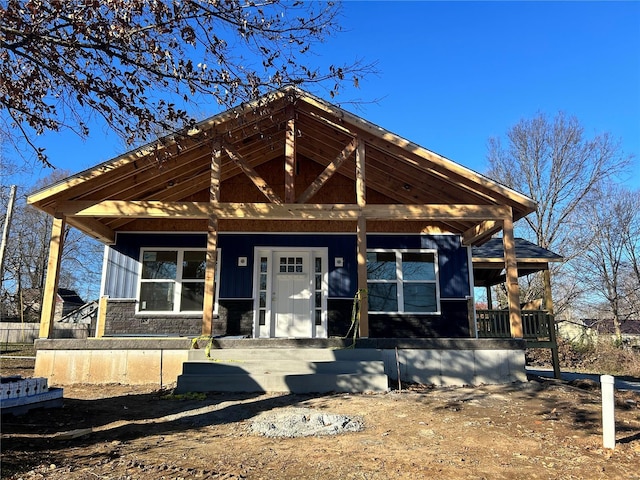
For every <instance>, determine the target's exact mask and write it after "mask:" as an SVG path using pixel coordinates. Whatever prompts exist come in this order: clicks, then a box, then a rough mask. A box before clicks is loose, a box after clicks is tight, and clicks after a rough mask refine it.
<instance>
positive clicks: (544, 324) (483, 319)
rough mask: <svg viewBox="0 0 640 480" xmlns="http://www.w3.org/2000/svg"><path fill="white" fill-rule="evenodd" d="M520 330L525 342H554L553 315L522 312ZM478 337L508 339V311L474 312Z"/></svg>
mask: <svg viewBox="0 0 640 480" xmlns="http://www.w3.org/2000/svg"><path fill="white" fill-rule="evenodd" d="M520 315H521V317H522V330H523V334H524V338H525V340H552V339H553V340H554V341H555V324H554V319H553V315H549V314H548V313H547V312H545V311H543V310H522V312H521V313H520ZM476 320H477V323H478V336H479V337H481V338H510V337H511V326H510V323H509V311H508V310H476Z"/></svg>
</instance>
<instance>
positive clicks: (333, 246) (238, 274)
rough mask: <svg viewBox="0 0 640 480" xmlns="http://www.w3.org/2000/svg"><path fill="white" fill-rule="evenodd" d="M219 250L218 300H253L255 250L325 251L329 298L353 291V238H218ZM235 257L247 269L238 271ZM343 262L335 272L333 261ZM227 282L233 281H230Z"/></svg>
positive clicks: (355, 273)
mask: <svg viewBox="0 0 640 480" xmlns="http://www.w3.org/2000/svg"><path fill="white" fill-rule="evenodd" d="M218 245H219V247H220V248H221V249H222V258H223V263H222V265H221V270H220V298H251V297H252V296H253V265H254V258H253V254H254V248H255V247H309V248H327V249H328V255H329V296H330V297H345V296H346V297H353V295H355V291H356V284H357V272H356V265H355V248H356V244H355V236H354V235H290V234H224V233H222V234H220V237H219V240H218ZM238 257H247V260H248V261H247V266H246V267H238V266H237V259H238ZM335 257H342V258H344V262H345V263H344V267H342V268H335V267H334V258H335ZM229 279H233V280H232V281H229Z"/></svg>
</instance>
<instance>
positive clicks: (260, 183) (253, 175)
mask: <svg viewBox="0 0 640 480" xmlns="http://www.w3.org/2000/svg"><path fill="white" fill-rule="evenodd" d="M222 148H223V149H224V151H225V152H227V155H228V156H229V158H230V159H231V160H233V161H234V162H235V164H236V165H238V167H240V168H241V169H242V171H243V172H244V173H245V175H247V177H249V179H251V181H252V182H253V184H254V185H255V186H256V187H257V188H258V190H260V191H261V192H262V194H263V195H264V196H265V197H267V199H269V201H271V203H275V204H277V205H282V203H283V202H282V200H281V199H280V197H279V196H278V195H277V194H276V193H275V192H274V191H273V189H272V188H271V187H270V186H269V184H268V183H267V182H266V181H265V180H264V179H263V178H262V177H261V176H260V175H259V174H258V172H256V171H255V170H254V169H253V167H252V166H251V165H249V163H248V162H247V161H246V160H245V159H244V158H243V157H242V156H240V154H239V153H238V152H237V150H236V149H235V148H233V146H232V145H229V144H227V143H223V144H222Z"/></svg>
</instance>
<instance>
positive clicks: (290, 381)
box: [176, 348, 388, 393]
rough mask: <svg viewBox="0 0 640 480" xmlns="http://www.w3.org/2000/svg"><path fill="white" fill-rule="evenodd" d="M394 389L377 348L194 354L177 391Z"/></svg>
mask: <svg viewBox="0 0 640 480" xmlns="http://www.w3.org/2000/svg"><path fill="white" fill-rule="evenodd" d="M387 390H388V378H387V375H386V374H385V373H384V362H383V359H382V352H381V351H380V350H376V349H335V350H332V349H322V348H298V349H296V348H274V349H264V348H260V349H231V348H229V349H226V348H224V349H214V350H212V351H211V353H210V358H207V356H206V355H205V351H204V349H197V350H191V351H190V352H189V361H187V362H184V363H183V366H182V375H179V376H178V384H177V387H176V393H185V392H292V393H326V392H365V391H375V392H382V391H387Z"/></svg>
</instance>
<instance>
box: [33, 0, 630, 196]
mask: <svg viewBox="0 0 640 480" xmlns="http://www.w3.org/2000/svg"><path fill="white" fill-rule="evenodd" d="M341 25H342V27H343V29H344V30H345V32H344V33H341V34H339V35H336V36H334V37H332V38H330V39H328V41H327V42H325V43H324V44H323V45H321V46H320V48H319V49H318V50H317V53H316V55H315V56H314V57H311V58H310V63H316V62H318V63H320V64H323V65H327V64H330V63H335V64H340V63H343V62H347V63H348V62H351V61H353V60H354V59H356V58H359V59H364V60H365V61H370V62H374V61H376V62H378V66H377V68H378V70H379V71H380V74H379V76H377V77H369V78H368V79H365V80H364V81H363V82H362V84H361V87H360V89H358V90H354V89H352V88H348V89H346V90H345V91H344V92H343V93H342V94H341V95H340V96H339V97H338V98H336V99H335V100H334V101H335V102H336V103H341V102H348V101H351V100H358V99H359V100H363V101H365V102H370V101H372V100H376V99H377V100H378V101H377V102H375V103H363V104H361V105H360V106H358V107H354V106H353V105H350V104H345V105H344V107H345V108H346V109H347V110H350V111H352V112H353V113H356V114H357V115H360V116H362V117H363V118H365V119H367V120H369V121H371V122H373V123H375V124H377V125H379V126H381V127H383V128H385V129H387V130H390V131H392V132H394V133H396V134H398V135H400V136H402V137H405V138H407V139H409V140H411V141H413V142H415V143H418V144H420V145H422V146H423V147H426V148H428V149H430V150H433V151H435V152H437V153H439V154H441V155H444V156H445V157H448V158H450V159H452V160H454V161H456V162H458V163H461V164H463V165H465V166H467V167H470V168H472V169H474V170H477V171H479V172H484V171H485V170H486V144H487V140H488V138H489V137H492V136H501V135H504V134H505V132H506V131H507V130H508V129H509V128H510V127H511V126H513V125H514V124H515V123H516V122H518V121H519V120H521V119H523V118H530V117H533V116H534V115H536V113H538V112H543V113H546V114H548V115H549V116H551V117H552V116H553V115H555V114H556V113H557V112H558V111H564V112H565V113H566V114H569V115H575V116H576V117H577V118H578V119H579V120H580V122H581V123H582V125H583V126H584V127H585V133H586V134H587V135H588V136H592V135H594V134H598V133H602V132H610V133H611V134H612V135H613V136H614V137H616V138H620V139H621V140H622V146H623V149H624V151H625V152H626V153H629V154H634V155H635V156H636V157H640V2H563V3H556V2H418V1H414V2H391V1H387V2H369V1H350V2H346V3H344V12H343V16H342V19H341ZM320 95H321V96H323V95H322V94H320ZM325 98H326V99H327V100H328V97H327V96H325ZM212 108H213V107H212ZM203 113H207V114H209V115H211V114H214V113H216V110H213V109H212V110H210V111H208V112H206V111H204V110H203ZM42 140H43V141H42V142H41V144H42V145H43V146H45V147H46V148H47V150H48V153H49V155H50V159H51V161H52V163H53V164H54V165H56V166H57V167H59V168H64V169H67V170H70V171H72V172H76V171H80V170H83V169H85V168H88V167H90V166H92V165H95V164H97V163H99V162H102V161H105V160H108V159H109V158H112V157H114V156H116V155H118V154H120V153H123V152H124V151H125V150H126V148H125V146H124V145H123V143H122V142H121V141H120V140H119V139H117V138H115V137H113V136H109V135H108V134H106V133H105V129H104V127H101V126H96V127H94V129H93V130H92V136H91V139H90V140H87V141H82V140H79V139H77V138H75V137H74V136H73V135H70V134H66V135H47V136H46V137H45V138H44V139H42ZM639 162H640V160H639V159H638V158H636V163H635V170H636V171H637V172H640V166H639V165H640V163H639ZM47 173H49V172H48V171H44V172H43V174H45V175H46V174H47ZM33 175H34V176H38V175H39V174H38V173H37V172H35V173H33ZM628 183H629V185H630V186H632V187H634V188H640V173H637V174H636V175H635V176H634V178H632V179H630V180H629V182H628Z"/></svg>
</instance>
